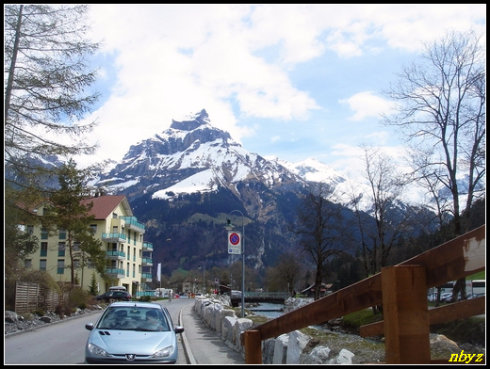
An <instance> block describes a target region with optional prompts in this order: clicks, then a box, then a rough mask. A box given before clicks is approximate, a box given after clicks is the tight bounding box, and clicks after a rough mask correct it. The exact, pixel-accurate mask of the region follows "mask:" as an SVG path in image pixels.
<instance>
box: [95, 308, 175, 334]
mask: <svg viewBox="0 0 490 369" xmlns="http://www.w3.org/2000/svg"><path fill="white" fill-rule="evenodd" d="M97 328H98V329H117V330H131V331H145V332H162V331H169V330H170V327H169V325H168V322H167V319H166V318H165V316H164V315H163V312H162V310H161V309H156V308H147V307H139V306H114V307H109V308H107V310H106V311H105V313H104V315H103V316H102V318H101V319H100V321H99V324H98V325H97Z"/></svg>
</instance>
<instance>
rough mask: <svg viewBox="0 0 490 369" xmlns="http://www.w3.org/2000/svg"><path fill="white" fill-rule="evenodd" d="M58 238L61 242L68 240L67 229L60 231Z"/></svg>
mask: <svg viewBox="0 0 490 369" xmlns="http://www.w3.org/2000/svg"><path fill="white" fill-rule="evenodd" d="M58 238H59V239H60V240H66V229H60V230H59V231H58Z"/></svg>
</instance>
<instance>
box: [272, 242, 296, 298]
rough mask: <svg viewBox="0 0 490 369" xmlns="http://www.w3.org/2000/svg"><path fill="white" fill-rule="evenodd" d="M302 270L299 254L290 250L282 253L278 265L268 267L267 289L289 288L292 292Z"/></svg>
mask: <svg viewBox="0 0 490 369" xmlns="http://www.w3.org/2000/svg"><path fill="white" fill-rule="evenodd" d="M301 270H302V266H301V263H300V262H299V260H298V257H297V255H294V254H292V253H290V252H286V253H285V254H282V255H281V256H280V257H279V260H278V262H277V265H276V266H274V267H269V268H267V271H266V284H267V289H268V290H269V291H284V290H288V292H289V293H291V292H292V291H293V290H294V289H295V288H296V283H297V282H298V280H299V276H300V273H301Z"/></svg>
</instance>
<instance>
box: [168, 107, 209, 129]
mask: <svg viewBox="0 0 490 369" xmlns="http://www.w3.org/2000/svg"><path fill="white" fill-rule="evenodd" d="M206 124H210V121H209V115H208V113H207V112H206V110H205V109H202V110H201V111H200V112H199V113H197V114H195V115H194V116H191V117H190V118H189V120H184V121H176V120H172V124H171V126H170V128H173V129H176V130H181V131H193V130H194V129H196V128H198V127H200V126H202V125H206Z"/></svg>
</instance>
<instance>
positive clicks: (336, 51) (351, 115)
mask: <svg viewBox="0 0 490 369" xmlns="http://www.w3.org/2000/svg"><path fill="white" fill-rule="evenodd" d="M89 7H90V12H89V15H90V18H89V19H90V22H91V29H92V33H91V37H92V38H93V39H94V40H95V41H99V42H101V48H100V49H99V52H98V54H97V55H95V64H96V65H97V67H98V68H99V79H98V82H97V85H96V86H95V87H97V88H98V89H99V91H100V92H101V94H102V96H101V99H100V101H99V103H98V104H97V106H96V107H95V109H94V111H93V113H92V114H91V115H90V116H88V117H87V120H90V119H97V121H98V126H97V128H96V129H95V130H94V132H93V134H92V136H91V137H92V140H94V142H97V143H98V144H99V150H98V152H97V154H96V155H95V156H93V157H89V158H87V157H85V158H80V159H78V160H79V162H81V163H82V165H83V164H84V163H87V164H88V163H91V162H95V161H100V160H103V159H107V158H110V159H114V160H120V159H121V158H122V156H123V155H124V154H125V153H126V152H127V151H128V149H129V146H130V145H131V144H135V143H137V142H138V141H140V140H143V139H146V138H149V137H151V136H153V135H154V134H155V133H159V132H161V131H163V130H165V129H166V128H168V127H169V126H170V124H171V121H172V119H175V120H181V119H184V118H185V117H188V116H189V115H192V114H194V113H196V112H198V111H200V110H201V109H203V108H204V109H206V110H207V112H208V114H209V116H210V120H211V122H212V123H213V124H214V125H216V126H217V127H219V128H221V129H224V130H227V131H229V132H230V133H231V135H232V137H234V138H235V139H236V140H238V141H239V142H240V143H241V144H242V145H243V146H244V148H245V149H247V150H249V151H251V152H254V153H258V154H260V155H264V156H269V155H270V156H272V155H273V156H277V157H279V158H280V159H284V160H288V161H301V160H304V159H306V158H310V157H315V158H317V159H319V160H320V161H322V162H324V163H326V164H328V165H331V166H332V168H334V169H337V170H339V171H342V170H347V169H350V170H357V169H356V168H358V164H359V162H358V161H359V160H360V158H361V155H360V148H359V145H361V144H367V145H372V146H377V147H380V148H381V149H382V150H384V151H385V152H387V153H389V154H390V155H392V156H399V155H402V152H403V142H402V141H401V138H400V137H399V136H398V135H397V133H396V132H394V131H393V129H392V128H390V127H387V126H385V125H383V124H382V119H381V118H380V114H382V113H385V114H389V113H390V111H391V109H393V102H391V101H390V100H389V99H388V97H387V95H385V94H384V92H386V91H388V89H389V87H390V84H392V83H396V81H397V74H398V73H400V72H401V71H402V68H403V67H404V66H408V65H409V64H410V63H411V62H413V61H416V60H417V58H419V57H420V54H421V52H422V51H423V47H424V43H431V42H434V41H436V40H438V39H440V38H441V37H442V36H444V35H445V34H446V33H447V32H450V31H468V30H474V31H476V32H477V33H481V34H485V29H486V5H484V4H456V5H451V4H432V5H423V4H415V5H410V4H392V5H390V4H388V5H382V4H365V5H362V4H335V5H329V4H312V5H294V4H292V5H289V4H288V5H286V4H284V5H281V4H272V5H249V4H231V5H227V4H224V5H219V4H203V5H198V4H173V5H168V4H156V5H150V4H94V5H90V6H89ZM483 41H484V42H485V41H486V40H485V39H484V40H483ZM356 163H357V164H356Z"/></svg>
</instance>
